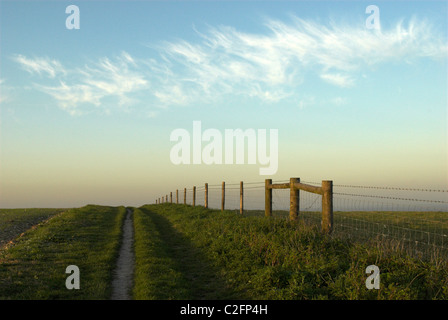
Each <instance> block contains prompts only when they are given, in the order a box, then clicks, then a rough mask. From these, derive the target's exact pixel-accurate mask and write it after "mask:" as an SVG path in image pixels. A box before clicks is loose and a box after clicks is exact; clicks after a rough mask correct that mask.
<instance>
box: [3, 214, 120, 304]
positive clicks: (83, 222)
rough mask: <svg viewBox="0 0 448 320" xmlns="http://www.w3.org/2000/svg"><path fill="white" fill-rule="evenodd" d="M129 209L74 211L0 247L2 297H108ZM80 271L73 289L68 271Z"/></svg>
mask: <svg viewBox="0 0 448 320" xmlns="http://www.w3.org/2000/svg"><path fill="white" fill-rule="evenodd" d="M125 213H126V210H125V208H124V207H104V206H92V205H89V206H86V207H83V208H78V209H70V210H68V211H67V212H65V213H63V214H62V215H60V216H57V217H55V218H53V219H51V220H50V221H49V222H48V223H46V224H44V225H42V226H40V227H39V228H36V229H34V230H31V231H30V232H27V233H26V234H25V235H24V236H23V237H21V238H20V239H19V240H18V241H17V243H16V244H15V245H14V246H13V247H11V248H9V249H7V250H2V251H0V299H27V300H28V299H108V298H109V296H110V294H111V286H110V283H111V277H112V276H111V274H112V270H113V268H114V267H115V260H116V257H117V252H118V248H119V244H120V240H121V239H120V236H121V226H122V222H123V219H124V217H125ZM69 265H76V266H78V267H79V269H80V284H81V288H80V290H68V289H67V288H66V286H65V280H66V278H67V277H68V276H69V275H68V274H66V273H65V269H66V267H67V266H69Z"/></svg>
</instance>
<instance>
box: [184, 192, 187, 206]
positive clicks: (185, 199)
mask: <svg viewBox="0 0 448 320" xmlns="http://www.w3.org/2000/svg"><path fill="white" fill-rule="evenodd" d="M184 204H187V188H184Z"/></svg>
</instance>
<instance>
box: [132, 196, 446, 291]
mask: <svg viewBox="0 0 448 320" xmlns="http://www.w3.org/2000/svg"><path fill="white" fill-rule="evenodd" d="M137 212H138V214H137V215H136V217H135V218H136V220H135V223H136V237H142V239H140V240H138V238H136V241H137V242H136V250H137V264H138V266H137V270H138V274H137V277H136V288H135V291H134V293H135V297H136V298H141V299H146V298H148V299H158V298H159V299H160V298H162V299H176V298H180V299H183V298H185V299H194V298H196V297H201V293H203V292H206V290H204V287H203V286H209V287H213V281H211V282H207V279H218V280H219V283H220V284H219V285H217V286H216V287H215V288H214V289H213V290H216V289H221V290H223V289H225V290H226V293H228V294H230V295H231V296H232V297H236V298H239V299H387V300H390V299H448V271H447V270H448V265H447V263H446V262H444V263H442V262H439V263H438V264H433V263H430V262H425V261H423V260H420V259H415V258H412V257H410V256H408V255H406V254H405V253H404V252H400V251H397V250H389V249H384V248H381V247H379V246H376V245H371V244H368V243H364V244H362V243H356V242H350V241H346V240H342V239H339V238H335V237H329V236H325V235H322V234H321V233H320V231H319V229H318V228H317V226H314V227H313V226H309V225H308V226H307V225H304V224H301V223H293V222H289V221H287V220H285V219H269V218H264V217H257V216H239V215H237V214H235V213H232V212H224V213H222V212H220V211H217V210H207V209H204V208H203V207H195V208H193V207H191V206H185V205H172V204H162V205H148V206H143V207H141V208H139V210H138V211H137ZM137 226H139V227H137ZM142 230H144V231H142ZM150 234H151V235H152V236H151V235H150ZM143 239H145V240H143ZM139 241H140V244H139ZM143 241H147V242H146V243H144V242H143ZM145 248H148V250H145ZM188 258H190V259H188ZM158 259H160V260H158ZM371 264H375V265H377V266H378V267H379V268H380V276H381V287H380V289H379V290H368V289H367V288H366V286H365V281H366V278H367V275H366V273H365V269H366V267H367V266H369V265H371ZM195 265H196V266H195ZM201 270H211V271H210V272H209V275H207V276H204V277H205V278H204V279H205V280H204V279H201V278H200V276H201ZM195 275H196V276H197V277H199V278H197V279H196V278H195ZM196 281H197V282H198V283H195V282H196ZM222 283H224V285H223V284H222Z"/></svg>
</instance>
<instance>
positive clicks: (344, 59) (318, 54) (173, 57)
mask: <svg viewBox="0 0 448 320" xmlns="http://www.w3.org/2000/svg"><path fill="white" fill-rule="evenodd" d="M197 36H198V37H197V39H196V41H186V40H178V41H171V42H168V41H167V42H162V43H159V44H158V45H157V46H155V45H152V46H151V47H152V48H153V49H154V48H155V50H156V53H157V54H158V57H159V58H152V59H149V58H148V59H136V58H134V57H133V56H131V55H130V54H129V53H127V52H122V53H121V55H120V56H118V57H115V58H113V59H111V58H107V57H106V58H102V59H99V60H98V61H97V62H95V63H93V64H90V65H87V66H83V67H80V68H76V69H68V68H65V67H64V66H63V65H62V64H61V63H60V62H59V61H57V60H52V59H48V58H34V59H32V58H27V57H25V56H23V55H17V56H15V57H14V60H15V61H16V62H17V63H19V64H20V65H21V66H22V67H23V68H24V69H25V70H27V71H28V72H30V73H32V74H40V75H46V76H47V77H49V78H51V79H53V80H54V79H57V80H58V81H59V82H58V85H54V84H53V85H44V84H37V85H36V87H37V88H38V89H39V90H41V91H43V92H45V93H47V94H49V95H51V96H52V97H53V98H54V99H56V101H58V102H59V105H60V106H61V107H62V108H63V109H65V110H67V111H68V112H70V113H71V114H79V113H82V112H83V110H85V108H84V109H82V108H81V106H86V105H87V106H90V107H92V106H93V107H97V108H101V107H102V105H103V102H104V100H105V99H106V98H110V97H112V98H115V99H116V102H117V104H118V105H119V106H126V105H129V104H132V103H136V102H138V101H139V100H138V99H136V98H135V96H136V95H138V96H139V97H141V99H144V101H145V104H146V105H149V106H150V107H149V108H152V109H151V110H149V112H150V114H151V115H155V114H156V112H153V110H154V108H155V107H156V106H158V107H170V106H182V105H192V104H196V103H198V102H215V101H218V100H219V99H221V98H223V97H226V96H229V95H231V96H242V97H247V98H250V99H255V100H256V101H259V102H264V103H275V102H279V101H284V100H287V99H290V98H292V99H293V100H294V101H303V98H304V97H305V96H306V93H305V92H302V90H301V85H302V84H303V83H304V82H305V81H309V80H310V75H312V76H313V77H312V78H313V81H316V80H315V79H320V80H321V81H322V85H333V86H337V87H340V88H341V90H346V89H349V88H352V87H355V86H356V84H357V81H359V80H360V79H361V78H362V77H360V74H361V73H362V72H365V70H366V69H368V68H370V67H372V66H375V65H378V64H382V63H388V62H391V61H394V62H399V63H413V62H414V61H418V60H419V59H421V58H425V59H426V58H434V59H438V58H441V57H444V58H446V56H447V53H448V47H447V44H446V41H444V39H443V37H441V36H438V35H437V32H435V31H434V27H433V26H432V25H431V24H430V23H429V22H428V21H426V20H423V19H411V20H410V21H409V22H408V23H407V24H405V23H404V22H403V21H398V22H397V23H396V24H395V26H394V27H392V28H390V29H388V30H385V29H384V28H383V29H382V30H369V29H367V28H365V25H364V24H351V25H348V24H336V23H334V22H332V23H329V24H326V25H323V24H320V23H317V22H315V21H311V20H303V19H300V18H297V17H294V16H292V17H291V19H290V21H288V22H284V21H279V20H275V19H267V20H265V22H264V25H263V30H261V31H260V32H259V33H250V32H242V31H239V30H237V29H236V28H234V27H229V26H215V27H209V28H208V29H207V30H206V31H205V32H197ZM308 105H309V104H308ZM298 107H303V104H302V105H298ZM145 112H147V111H145Z"/></svg>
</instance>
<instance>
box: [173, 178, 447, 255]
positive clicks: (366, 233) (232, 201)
mask: <svg viewBox="0 0 448 320" xmlns="http://www.w3.org/2000/svg"><path fill="white" fill-rule="evenodd" d="M286 182H288V183H289V180H279V181H275V183H286ZM301 182H302V183H306V184H309V185H314V186H320V184H321V183H320V182H313V181H301ZM207 189H208V207H209V208H212V209H221V203H222V184H209V185H208V188H207ZM178 192H179V193H178V194H179V196H178V199H177V201H178V203H183V200H184V199H183V193H184V189H179V191H178ZM240 192H241V189H240V183H239V182H238V183H226V184H225V209H226V210H234V211H235V212H240ZM299 199H300V200H299V219H300V220H301V221H303V222H304V223H308V224H318V225H320V224H321V222H322V196H321V195H319V194H314V193H309V192H305V191H300V192H299ZM168 200H169V197H168V199H167V201H168ZM185 200H186V203H187V204H190V205H192V204H193V188H187V189H186V199H185ZM172 201H173V202H176V198H174V195H173V200H172ZM204 203H205V186H197V187H196V201H195V205H204ZM289 207H290V192H289V189H273V190H272V212H273V216H274V217H277V218H285V219H288V216H289ZM243 210H244V215H255V216H263V215H264V213H265V211H264V210H265V183H264V181H262V182H245V183H244V184H243ZM333 212H334V213H333V232H332V236H333V237H340V238H344V239H351V240H355V241H375V242H376V243H377V244H380V245H381V246H384V247H387V248H390V249H394V250H395V249H400V250H404V251H405V252H407V253H409V254H412V255H415V256H417V257H420V258H423V259H427V258H431V259H437V258H443V259H446V258H448V190H444V189H428V188H403V187H384V186H383V187H378V186H363V185H347V184H333Z"/></svg>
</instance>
